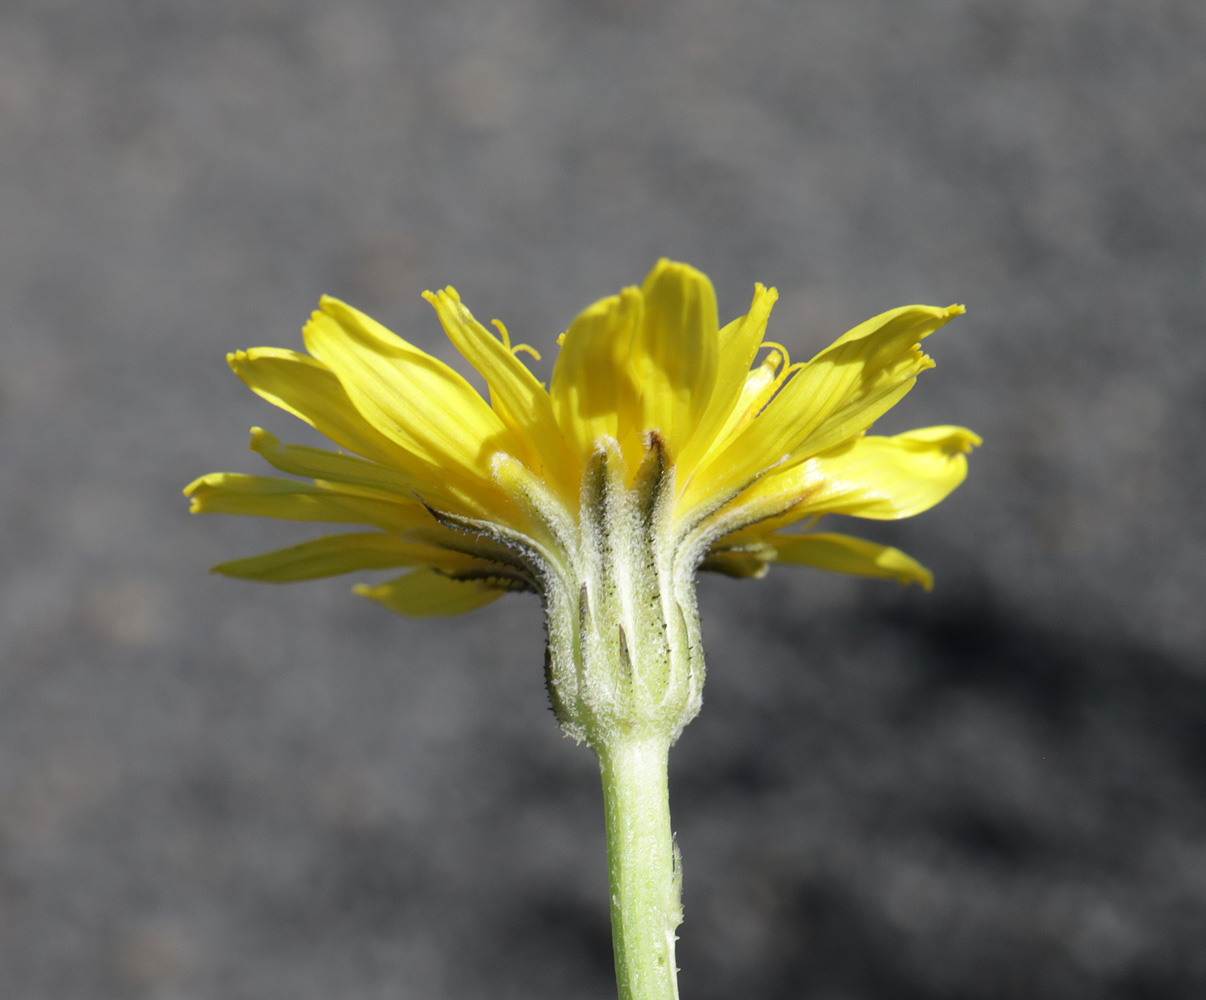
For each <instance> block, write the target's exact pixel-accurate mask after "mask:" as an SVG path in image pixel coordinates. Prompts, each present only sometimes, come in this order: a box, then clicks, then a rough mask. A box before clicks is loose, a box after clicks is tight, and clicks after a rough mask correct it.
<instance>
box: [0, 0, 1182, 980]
mask: <svg viewBox="0 0 1206 1000" xmlns="http://www.w3.org/2000/svg"><path fill="white" fill-rule="evenodd" d="M1204 179H1206V4H1202V3H1195V2H1186V0H1129V2H1127V0H1094V2H1090V0H971V2H957V0H924V2H916V3H907V4H906V3H900V2H899V0H819V2H811V0H810V2H806V3H803V2H802V3H783V2H771V0H691V2H686V0H678V2H657V0H647V2H640V0H629V2H618V0H613V2H604V0H578V2H568V0H563V2H554V0H442V2H440V3H418V2H413V0H412V2H401V3H399V2H391V0H377V2H369V0H346V2H339V3H334V2H320V0H298V2H290V0H209V2H206V3H199V2H195V0H153V2H152V0H7V2H6V3H5V4H4V5H3V8H2V10H0V262H2V263H0V303H2V304H3V319H2V320H0V331H2V332H0V560H2V562H3V573H2V576H0V586H2V594H0V995H2V996H3V997H5V998H8V1000H45V998H53V1000H77V998H78V1000H85V998H86V1000H140V998H152V1000H278V998H279V1000H286V998H287V1000H310V998H314V1000H330V998H339V1000H386V998H389V1000H398V998H416V1000H420V998H421V1000H445V998H447V1000H454V998H455V1000H508V998H515V1000H521V998H522V1000H541V998H549V1000H552V998H570V997H572V998H582V1000H594V998H599V1000H603V998H607V997H610V996H614V993H613V986H612V981H611V968H610V952H609V949H610V946H609V939H608V928H607V915H606V897H607V890H606V877H605V866H604V860H603V837H602V809H601V801H600V795H599V792H598V788H597V773H596V769H595V764H594V761H593V759H592V757H591V755H590V754H589V753H588V752H587V751H586V750H584V749H581V748H578V747H575V746H574V745H573V744H572V743H570V742H569V741H567V740H564V739H562V738H561V737H560V735H559V733H558V731H557V729H556V728H555V726H554V723H553V720H552V718H551V716H550V715H549V713H548V711H547V709H546V701H545V696H544V692H543V690H542V684H541V671H540V664H541V655H542V650H541V643H542V634H541V623H540V614H539V609H538V607H537V605H536V602H535V601H534V600H532V599H524V598H519V597H517V598H508V599H506V600H504V601H501V602H499V603H498V604H496V605H494V606H492V607H490V608H488V609H486V610H484V611H481V612H479V613H477V614H476V615H474V616H472V617H469V618H466V619H463V620H452V621H450V620H438V621H408V620H403V619H398V618H394V617H391V616H390V615H388V614H387V613H386V612H384V611H383V610H381V609H379V608H378V607H376V606H373V605H370V604H369V603H367V602H364V601H361V600H359V599H357V598H355V597H353V596H352V595H350V594H349V592H348V591H349V581H347V580H343V579H336V580H333V581H325V582H317V583H311V584H305V585H298V586H294V587H285V588H274V587H270V586H263V585H254V584H247V583H240V582H235V581H230V580H225V579H220V578H216V577H209V576H207V575H206V569H207V568H208V566H210V565H211V564H212V563H214V562H217V561H220V560H222V559H225V558H232V557H234V556H237V555H243V554H250V553H252V552H255V551H261V550H264V549H267V548H270V547H273V546H275V545H278V544H287V543H289V542H291V541H298V540H301V539H302V538H305V537H308V535H309V533H310V529H308V528H306V527H305V526H298V525H287V524H275V523H254V522H252V521H250V520H239V519H221V518H211V519H200V518H197V519H190V518H189V516H188V515H187V513H186V503H185V501H184V499H183V498H182V497H181V495H180V489H181V487H182V486H183V485H184V484H185V483H187V482H188V481H189V480H190V479H192V478H194V477H195V476H197V475H200V474H202V473H205V472H210V471H215V470H232V471H247V472H253V471H261V467H260V466H259V465H258V464H257V462H258V460H257V459H256V457H255V456H253V455H251V454H250V453H248V452H247V451H246V450H245V446H246V440H247V437H246V433H247V428H248V427H249V426H251V425H253V424H262V425H263V426H266V427H268V428H269V429H271V430H273V431H274V432H276V433H278V434H279V435H280V436H282V437H284V438H285V439H286V440H292V441H300V442H304V443H314V442H313V438H312V436H311V435H309V434H308V433H303V431H305V430H306V429H305V428H302V427H301V426H300V425H299V424H297V422H295V421H292V420H291V418H289V417H288V416H287V415H285V414H282V413H279V412H277V411H274V410H273V409H272V408H271V407H269V406H268V405H267V404H265V403H263V402H261V401H259V400H258V399H257V398H256V397H254V396H253V395H252V394H251V393H249V392H248V391H246V390H245V389H244V388H243V386H242V385H241V384H240V383H239V382H238V380H237V379H235V378H234V377H233V375H231V373H230V372H229V371H228V370H227V368H226V365H225V364H224V362H223V354H224V352H226V351H228V350H232V349H235V348H240V347H248V346H255V345H261V344H269V345H279V346H289V347H298V346H300V332H299V331H300V326H301V323H302V322H303V321H304V319H305V317H306V316H307V314H308V312H309V310H310V309H311V308H312V307H313V305H314V304H315V302H316V301H317V298H318V295H319V294H320V293H322V292H329V293H332V294H336V295H339V296H341V297H344V298H346V299H349V300H351V301H353V302H354V303H356V304H357V305H359V306H360V307H361V308H363V309H365V310H366V311H368V312H370V313H371V314H373V315H375V316H377V317H378V318H380V319H381V320H383V321H384V322H386V323H387V324H389V325H391V326H392V327H394V328H395V329H397V330H398V331H399V332H402V333H403V334H404V335H405V336H407V337H408V338H410V339H412V340H414V341H415V342H417V343H419V344H420V345H422V346H424V347H425V348H427V349H429V350H432V351H434V352H436V353H438V354H439V355H440V356H441V357H445V358H451V356H452V351H451V348H450V347H449V346H448V345H447V344H446V343H444V342H442V336H441V334H440V332H439V327H438V324H437V322H436V319H435V317H434V315H433V314H432V312H431V310H430V308H429V307H428V306H427V305H426V304H425V303H424V302H423V301H421V299H420V298H419V293H420V292H421V291H422V290H423V289H424V288H431V287H439V286H442V285H444V284H446V283H453V284H455V285H456V286H457V287H458V289H460V291H461V292H462V294H463V295H464V297H465V299H466V301H467V302H468V303H469V304H470V305H471V306H472V307H473V308H474V309H475V310H476V311H477V313H478V315H480V316H483V317H485V318H489V317H492V316H498V317H500V318H503V319H504V320H505V321H506V322H507V323H508V325H509V327H510V329H511V330H512V331H513V332H514V333H515V334H516V336H517V338H518V339H521V340H527V341H529V342H531V343H534V344H535V345H537V346H538V347H543V348H546V355H545V367H544V370H545V371H546V372H547V370H548V364H549V361H550V359H551V357H552V354H553V353H554V352H553V350H552V348H553V344H554V341H555V338H556V336H557V334H558V333H559V332H560V331H561V330H563V329H564V328H565V327H566V325H567V324H568V323H569V321H570V319H571V318H572V317H573V316H574V314H575V313H576V312H577V310H579V309H580V308H582V307H583V306H585V305H587V304H588V303H590V302H591V301H593V300H595V299H596V298H598V297H601V296H603V295H605V294H609V293H611V292H613V291H614V290H616V289H618V288H619V287H620V286H621V285H624V284H628V283H633V282H637V281H639V280H640V279H641V277H642V276H643V275H644V273H645V271H646V270H647V269H648V268H649V266H650V265H651V264H652V263H653V261H654V260H655V259H656V258H657V257H658V256H660V255H663V254H664V255H669V256H673V257H677V258H679V259H683V260H687V261H690V262H692V263H694V264H696V265H697V266H699V267H701V268H703V269H704V270H706V271H707V272H708V273H709V274H711V275H712V276H713V278H714V280H715V282H716V285H717V289H718V291H719V295H720V300H721V306H722V309H721V311H722V313H723V314H726V315H727V316H733V315H736V314H738V313H740V312H741V311H742V310H743V309H744V307H745V305H746V304H747V303H748V301H749V295H750V293H751V290H752V286H753V283H754V282H755V281H757V280H761V281H764V282H767V283H772V284H776V285H778V286H779V288H780V290H781V291H782V294H783V297H782V301H781V304H780V306H779V307H778V309H777V310H776V313H775V316H774V317H773V318H772V322H771V336H772V337H773V338H774V339H777V340H781V341H783V342H785V343H786V344H787V345H788V346H789V347H791V348H792V349H793V351H794V352H796V353H797V355H798V356H801V357H802V356H807V355H808V354H809V353H811V352H813V351H814V350H816V349H818V348H819V347H821V346H823V345H825V344H826V343H828V342H829V340H831V339H832V338H834V337H835V336H836V335H838V334H840V333H841V332H842V331H844V330H845V329H847V328H848V327H850V326H852V325H854V324H855V323H857V322H859V321H861V320H863V319H865V318H866V317H868V316H870V315H872V314H874V313H877V312H879V311H881V310H884V309H887V308H890V307H893V306H896V305H900V304H904V303H907V302H928V303H934V304H941V305H944V304H946V303H948V302H952V301H961V302H966V303H967V305H968V309H969V312H968V315H967V316H966V317H964V318H962V319H960V320H958V321H957V322H956V323H954V324H952V325H951V326H950V327H948V328H947V329H946V330H944V331H943V332H942V333H941V334H940V335H939V336H937V337H935V338H934V339H933V340H932V341H930V344H931V345H932V346H931V348H930V351H931V353H932V354H933V355H934V356H935V357H936V359H937V361H938V368H937V369H936V370H935V371H932V372H929V373H927V374H926V375H925V376H924V377H923V379H922V380H921V384H920V385H919V388H918V390H917V391H916V392H915V393H914V394H913V395H912V396H910V397H909V399H908V400H907V401H906V402H905V403H904V404H903V405H901V406H900V407H899V409H898V410H897V411H895V412H893V413H892V414H891V415H890V416H889V418H887V419H886V420H885V421H884V422H883V424H882V425H881V426H882V427H883V428H885V429H888V430H897V429H903V428H906V427H910V426H916V425H923V424H928V423H948V422H953V423H962V424H966V425H968V426H971V427H973V428H975V429H977V430H978V431H980V432H981V433H982V434H983V435H984V438H985V445H984V447H983V448H982V449H981V450H980V451H979V452H978V453H977V454H976V455H975V456H974V460H973V471H972V475H971V477H970V479H969V480H968V482H967V484H966V485H965V486H964V487H963V488H962V489H960V490H959V492H958V493H957V494H955V496H954V497H952V498H951V499H950V500H949V501H948V502H946V503H945V504H943V505H942V506H941V507H940V508H938V509H937V510H935V511H933V512H931V513H929V514H926V515H923V516H922V517H919V518H917V519H915V520H913V521H908V522H903V523H900V524H873V523H865V524H860V525H857V526H856V527H860V528H862V529H863V530H864V531H865V533H866V534H867V535H868V536H871V537H874V538H876V539H879V540H881V541H884V542H889V543H891V544H896V545H899V546H901V547H902V548H904V549H906V550H907V551H908V552H910V553H912V554H914V555H915V556H917V557H918V558H920V559H922V560H923V561H925V562H927V563H928V564H929V565H930V566H931V567H933V569H934V570H935V572H936V575H937V580H938V583H937V588H936V590H935V591H934V593H933V594H932V595H925V594H922V593H920V592H917V591H915V590H913V591H910V590H903V589H900V588H897V587H895V586H894V585H892V584H889V583H879V582H861V581H854V580H849V579H844V578H835V577H832V576H825V575H822V574H820V573H814V572H812V571H808V570H790V569H781V570H778V571H774V572H772V574H771V575H770V577H769V578H768V579H766V580H763V581H760V582H737V581H729V580H722V579H714V578H710V579H706V580H703V581H702V582H701V601H702V610H703V616H704V625H705V631H706V634H707V640H708V646H707V648H708V655H709V666H710V678H709V686H708V690H707V697H706V705H705V709H704V712H703V714H702V716H701V717H700V718H699V720H698V721H697V722H696V723H694V724H693V725H692V726H691V727H690V729H688V730H687V732H686V734H685V736H684V737H683V739H682V741H681V742H680V744H679V746H678V747H677V748H676V751H675V755H674V760H673V767H674V773H673V775H672V793H673V806H674V810H675V821H676V827H677V830H678V836H679V841H680V844H681V847H682V850H683V855H684V858H685V865H686V913H687V920H686V923H685V924H684V925H683V927H682V928H681V936H682V940H681V943H680V963H681V965H682V967H683V972H682V977H681V983H682V992H683V996H684V998H687V1000H721V998H733V997H756V998H766V1000H777V998H783V1000H787V998H810V1000H880V998H882V1000H1006V998H1010V1000H1012V998H1018V1000H1021V998H1026V1000H1047V998H1051V1000H1057V998H1058V1000H1066V998H1070V997H1075V998H1082V1000H1107V998H1108V1000H1123V998H1126V1000H1132V998H1133V1000H1171V998H1186V1000H1190V998H1196V997H1201V996H1203V995H1206V947H1203V941H1206V655H1204V654H1203V649H1204V648H1206V614H1203V611H1202V598H1203V595H1204V593H1206V568H1204V567H1206V524H1204V515H1203V503H1202V495H1203V489H1204V488H1206V475H1204V472H1203V468H1204V466H1203V462H1202V458H1201V454H1202V445H1201V441H1202V429H1203V426H1204V421H1206V392H1204V391H1203V377H1204V374H1206V354H1204V352H1203V346H1202V341H1203V332H1204V329H1203V328H1204V324H1203V313H1204V311H1206V281H1204V279H1206V252H1204V251H1206V185H1204ZM843 527H845V526H843Z"/></svg>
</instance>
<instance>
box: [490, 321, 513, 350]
mask: <svg viewBox="0 0 1206 1000" xmlns="http://www.w3.org/2000/svg"><path fill="white" fill-rule="evenodd" d="M490 323H491V325H492V326H494V327H496V328H497V329H498V332H499V333H501V334H502V342H503V347H505V348H506V349H507V350H508V351H514V348H513V347H512V346H511V335H510V334H509V333H507V328H506V327H505V326H503V321H502V320H501V319H492V320H490Z"/></svg>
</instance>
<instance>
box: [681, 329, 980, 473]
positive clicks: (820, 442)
mask: <svg viewBox="0 0 1206 1000" xmlns="http://www.w3.org/2000/svg"><path fill="white" fill-rule="evenodd" d="M962 312H963V307H962V306H951V307H950V308H948V309H937V308H934V307H932V306H904V307H902V308H900V309H893V310H891V311H890V312H886V313H883V314H881V315H879V316H876V317H874V318H873V319H869V320H867V322H865V323H862V324H860V325H859V326H857V327H855V328H854V329H853V330H851V331H850V332H849V333H847V334H845V335H844V336H842V337H840V338H839V339H838V340H837V341H835V342H834V343H833V344H832V345H831V346H830V347H828V348H826V349H825V350H824V351H822V352H821V353H820V354H818V355H817V356H816V357H815V358H813V359H812V360H811V361H810V362H808V364H807V365H805V366H803V368H802V369H801V370H800V371H798V372H796V373H795V375H794V376H793V377H792V378H790V379H789V380H788V381H787V383H786V384H785V385H784V386H783V388H782V389H781V390H780V391H779V392H778V394H777V395H776V396H775V397H774V398H773V399H772V400H771V401H770V402H769V403H768V404H767V406H766V409H765V410H764V411H763V412H762V414H760V415H759V416H758V418H757V419H756V420H754V421H753V423H751V424H750V426H749V427H748V428H747V429H746V430H745V432H744V433H742V434H740V435H739V436H738V437H737V438H735V439H734V440H733V441H732V443H731V444H730V445H729V446H728V447H727V448H725V450H724V451H723V453H721V454H720V455H719V456H718V457H717V458H716V459H715V460H714V461H713V463H712V466H713V467H712V468H710V469H709V475H707V476H704V477H697V479H698V485H697V486H696V487H695V488H696V489H702V490H712V489H715V486H716V481H717V479H718V478H724V479H729V480H733V479H735V480H738V481H740V480H741V479H742V478H743V477H745V476H748V475H749V474H750V472H751V471H754V470H757V469H765V468H770V467H771V466H774V465H775V464H776V463H777V462H780V461H781V460H782V459H784V458H785V457H786V456H789V455H792V456H794V457H796V458H803V457H806V456H808V455H813V454H816V453H818V452H820V451H824V450H828V449H829V448H833V447H835V446H837V445H839V444H841V443H843V442H844V441H847V440H849V439H850V438H851V437H853V436H855V435H856V434H859V433H861V432H862V431H864V430H866V428H867V427H869V426H870V425H871V424H872V423H873V422H874V421H875V420H876V419H877V418H878V417H880V416H881V415H882V414H883V413H884V412H885V411H886V410H888V409H890V408H891V407H892V406H893V405H894V404H895V403H896V402H897V401H899V399H900V398H901V397H902V396H903V395H904V394H905V393H907V392H908V391H909V389H911V388H912V386H913V383H914V381H915V380H916V377H917V375H918V374H919V373H920V372H922V371H924V370H925V369H926V368H929V367H932V365H933V362H932V361H931V360H930V359H929V358H928V357H927V356H926V355H925V354H923V353H922V352H921V351H920V349H919V348H918V347H917V344H918V342H919V341H921V340H922V339H923V338H924V337H927V336H929V335H930V334H931V333H933V332H934V331H935V330H938V329H940V328H941V327H942V326H944V325H946V323H948V322H949V321H950V320H951V319H952V318H953V317H955V316H958V315H960V314H961V313H962Z"/></svg>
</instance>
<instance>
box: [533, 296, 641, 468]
mask: <svg viewBox="0 0 1206 1000" xmlns="http://www.w3.org/2000/svg"><path fill="white" fill-rule="evenodd" d="M643 307H644V303H643V300H642V298H641V293H640V291H638V290H637V289H635V288H625V289H624V290H623V291H622V292H620V294H619V295H613V296H611V297H610V298H606V299H603V300H601V301H599V302H596V303H595V304H594V305H593V306H591V307H590V308H588V309H585V310H584V311H583V312H582V313H580V314H579V315H578V317H577V318H576V319H575V320H574V322H573V323H571V324H570V328H569V329H568V330H566V332H565V336H564V337H563V338H562V344H561V352H560V354H558V356H557V362H556V365H555V366H554V367H553V381H552V387H551V396H552V401H553V413H554V414H555V415H556V418H557V423H558V424H559V425H560V426H561V429H562V432H563V433H564V435H565V437H566V439H567V440H569V441H570V442H572V444H573V445H574V447H575V449H576V451H577V453H578V460H579V463H580V464H582V465H585V463H586V462H587V461H588V460H589V459H590V456H591V455H592V454H593V452H594V446H595V442H596V441H597V440H598V439H599V438H601V437H610V438H615V439H616V440H618V441H620V442H621V444H622V445H626V446H627V447H628V449H629V451H630V452H631V454H629V451H626V452H625V454H626V457H628V458H629V464H630V465H633V467H635V463H636V462H638V461H639V456H640V454H641V451H642V449H643V443H642V442H641V440H640V436H639V428H638V429H637V430H636V432H634V433H633V440H632V441H631V442H628V441H625V440H624V438H623V436H622V433H621V431H622V430H623V431H625V432H629V431H630V429H631V428H633V427H634V426H635V425H636V424H638V423H639V413H638V410H637V390H636V383H635V382H634V380H633V372H632V366H631V356H632V342H633V339H634V337H635V336H636V332H637V330H638V328H639V327H640V323H641V312H642V309H643Z"/></svg>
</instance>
